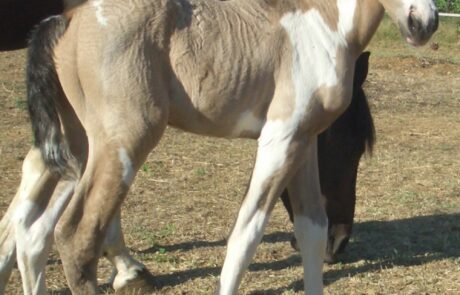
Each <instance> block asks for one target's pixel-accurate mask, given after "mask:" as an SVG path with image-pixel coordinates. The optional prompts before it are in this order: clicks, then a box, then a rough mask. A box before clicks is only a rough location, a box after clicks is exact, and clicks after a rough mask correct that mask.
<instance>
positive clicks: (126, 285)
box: [113, 268, 155, 295]
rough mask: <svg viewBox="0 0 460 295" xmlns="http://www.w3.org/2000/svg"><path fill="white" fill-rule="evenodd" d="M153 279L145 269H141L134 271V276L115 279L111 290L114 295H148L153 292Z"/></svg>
mask: <svg viewBox="0 0 460 295" xmlns="http://www.w3.org/2000/svg"><path fill="white" fill-rule="evenodd" d="M153 280H154V277H153V275H152V274H151V273H150V272H149V271H148V269H147V268H142V269H139V270H136V271H135V274H134V275H132V276H130V277H128V278H123V279H119V280H118V281H117V279H115V281H114V284H113V288H114V289H115V294H126V295H133V294H135V295H138V294H148V293H151V292H153V291H154V289H155V288H154V284H153Z"/></svg>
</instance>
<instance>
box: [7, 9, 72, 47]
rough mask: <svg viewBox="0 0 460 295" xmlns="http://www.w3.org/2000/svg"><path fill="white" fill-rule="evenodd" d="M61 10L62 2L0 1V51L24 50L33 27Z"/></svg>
mask: <svg viewBox="0 0 460 295" xmlns="http://www.w3.org/2000/svg"><path fill="white" fill-rule="evenodd" d="M63 10H64V1H63V0H45V1H37V0H2V1H1V2H0V50H1V51H4V50H15V49H21V48H24V47H25V46H26V44H27V39H28V37H29V33H30V31H31V29H32V28H33V27H34V26H35V25H37V24H38V23H39V22H40V21H41V20H42V19H44V18H46V17H48V16H50V15H53V14H60V13H62V11H63Z"/></svg>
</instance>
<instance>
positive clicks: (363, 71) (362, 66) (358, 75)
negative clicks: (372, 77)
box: [354, 51, 371, 87]
mask: <svg viewBox="0 0 460 295" xmlns="http://www.w3.org/2000/svg"><path fill="white" fill-rule="evenodd" d="M370 55H371V53H370V52H369V51H365V52H363V53H361V55H360V56H359V57H358V59H357V60H356V64H355V78H354V81H355V82H354V84H355V85H356V86H359V87H361V85H363V83H364V81H366V78H367V72H368V70H369V56H370Z"/></svg>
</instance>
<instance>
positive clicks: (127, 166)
mask: <svg viewBox="0 0 460 295" xmlns="http://www.w3.org/2000/svg"><path fill="white" fill-rule="evenodd" d="M118 157H119V159H120V162H121V164H122V165H123V174H122V180H123V182H124V183H125V184H126V185H131V183H132V182H133V179H134V170H133V163H132V162H131V159H130V158H129V155H128V152H127V151H126V149H124V148H120V149H119V150H118Z"/></svg>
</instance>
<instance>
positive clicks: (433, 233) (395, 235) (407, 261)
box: [253, 213, 460, 294]
mask: <svg viewBox="0 0 460 295" xmlns="http://www.w3.org/2000/svg"><path fill="white" fill-rule="evenodd" d="M458 245H460V213H456V214H439V215H430V216H420V217H413V218H408V219H400V220H392V221H368V222H363V223H357V224H355V226H354V229H353V235H352V239H351V242H350V244H349V245H348V247H347V249H346V250H345V253H344V254H342V256H341V257H340V258H339V261H340V263H342V264H351V263H355V262H358V261H362V262H363V263H359V266H356V267H354V266H352V267H345V268H344V269H340V270H338V269H336V270H330V271H327V272H325V273H324V283H325V285H328V284H332V283H333V282H335V281H337V280H339V279H341V278H343V277H353V276H355V275H357V274H361V273H368V272H374V271H379V270H380V269H382V268H392V267H395V266H414V265H421V264H425V263H430V262H433V261H438V260H442V259H448V258H458V257H460V247H458ZM276 263H279V262H276ZM296 263H297V265H300V260H296ZM287 290H295V291H299V290H303V282H302V280H298V281H295V282H293V283H292V284H290V285H289V286H286V287H283V288H279V289H267V290H260V291H257V292H254V293H253V294H281V293H283V292H284V291H287Z"/></svg>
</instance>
